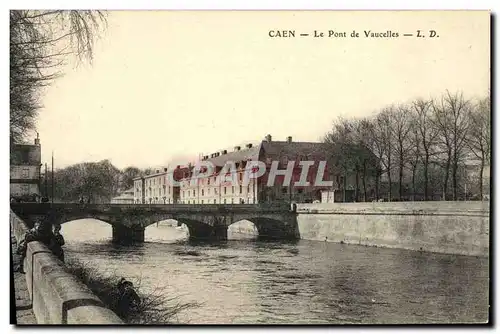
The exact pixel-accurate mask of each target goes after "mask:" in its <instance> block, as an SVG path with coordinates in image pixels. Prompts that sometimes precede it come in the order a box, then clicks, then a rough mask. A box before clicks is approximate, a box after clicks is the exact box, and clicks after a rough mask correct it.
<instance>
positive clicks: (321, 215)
mask: <svg viewBox="0 0 500 334" xmlns="http://www.w3.org/2000/svg"><path fill="white" fill-rule="evenodd" d="M297 213H298V216H297V223H298V228H299V232H300V238H301V239H305V240H316V241H327V242H336V243H344V244H356V245H363V246H376V247H384V248H400V249H408V250H415V251H424V252H432V253H447V254H456V255H469V256H481V257H488V256H489V216H490V208H489V202H391V203H378V202H377V203H321V204H298V206H297Z"/></svg>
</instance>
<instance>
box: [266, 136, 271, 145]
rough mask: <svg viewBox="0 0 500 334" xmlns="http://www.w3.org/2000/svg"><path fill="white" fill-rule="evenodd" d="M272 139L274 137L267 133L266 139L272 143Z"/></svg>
mask: <svg viewBox="0 0 500 334" xmlns="http://www.w3.org/2000/svg"><path fill="white" fill-rule="evenodd" d="M272 139H273V137H271V135H267V136H266V141H267V142H268V143H270V142H271V140H272Z"/></svg>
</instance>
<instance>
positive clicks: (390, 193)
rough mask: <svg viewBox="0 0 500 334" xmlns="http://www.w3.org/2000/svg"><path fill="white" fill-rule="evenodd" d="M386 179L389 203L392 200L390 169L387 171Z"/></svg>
mask: <svg viewBox="0 0 500 334" xmlns="http://www.w3.org/2000/svg"><path fill="white" fill-rule="evenodd" d="M387 178H388V180H389V191H388V193H387V201H388V202H390V201H391V200H392V179H391V169H390V168H388V169H387Z"/></svg>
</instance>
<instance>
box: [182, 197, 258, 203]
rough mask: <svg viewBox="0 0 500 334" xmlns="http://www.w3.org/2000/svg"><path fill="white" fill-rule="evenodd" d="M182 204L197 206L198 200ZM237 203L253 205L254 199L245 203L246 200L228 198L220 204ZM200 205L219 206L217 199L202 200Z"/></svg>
mask: <svg viewBox="0 0 500 334" xmlns="http://www.w3.org/2000/svg"><path fill="white" fill-rule="evenodd" d="M181 203H183V204H197V203H196V200H184V201H181ZM235 203H239V204H245V203H247V204H248V203H249V204H251V203H253V201H252V199H247V200H246V201H245V199H244V198H239V199H235V198H231V199H226V198H223V199H222V200H221V203H220V204H235ZM199 204H218V203H217V199H213V200H206V201H205V200H200V202H199Z"/></svg>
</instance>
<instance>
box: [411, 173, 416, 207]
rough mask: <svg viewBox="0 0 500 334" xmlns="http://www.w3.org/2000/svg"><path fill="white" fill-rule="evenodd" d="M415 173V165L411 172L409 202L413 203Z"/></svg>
mask: <svg viewBox="0 0 500 334" xmlns="http://www.w3.org/2000/svg"><path fill="white" fill-rule="evenodd" d="M416 172H417V165H416V164H415V165H414V166H413V168H412V171H411V200H412V201H415V174H416Z"/></svg>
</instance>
